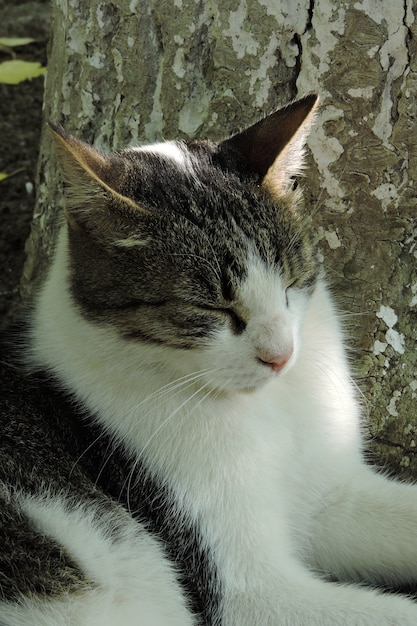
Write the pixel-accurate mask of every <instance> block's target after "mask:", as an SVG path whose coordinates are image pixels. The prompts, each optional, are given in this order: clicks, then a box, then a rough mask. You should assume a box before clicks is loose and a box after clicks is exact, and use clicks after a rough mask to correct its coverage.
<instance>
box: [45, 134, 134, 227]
mask: <svg viewBox="0 0 417 626" xmlns="http://www.w3.org/2000/svg"><path fill="white" fill-rule="evenodd" d="M48 125H49V128H50V129H51V131H52V134H53V138H54V143H55V150H56V154H57V157H58V162H59V165H60V167H61V170H62V174H63V177H64V181H65V185H66V189H65V196H66V208H65V216H66V218H67V221H68V223H69V225H70V227H71V228H73V229H83V230H84V229H87V230H88V228H89V226H94V224H96V223H97V220H99V221H100V218H103V217H104V214H105V213H108V211H107V209H108V208H109V207H110V206H113V207H117V208H121V209H123V208H129V207H130V208H131V209H132V208H133V209H135V210H136V211H137V210H141V209H140V207H139V206H138V205H137V204H136V203H135V202H134V201H133V200H132V199H131V198H128V197H126V196H125V195H123V194H122V193H121V192H120V189H121V188H122V185H123V181H124V179H125V178H126V176H127V170H126V164H125V162H124V160H123V159H122V158H121V157H118V156H117V155H104V154H102V153H101V152H99V151H98V150H96V149H95V148H93V147H92V146H90V145H89V144H87V143H85V142H83V141H81V140H80V139H77V138H76V137H74V136H73V135H70V134H69V133H67V132H66V131H65V130H64V129H63V128H62V126H55V125H53V124H51V123H49V124H48ZM96 225H97V224H96Z"/></svg>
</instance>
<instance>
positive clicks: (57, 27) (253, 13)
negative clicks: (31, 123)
mask: <svg viewBox="0 0 417 626" xmlns="http://www.w3.org/2000/svg"><path fill="white" fill-rule="evenodd" d="M52 32H53V37H52V41H51V48H50V59H49V69H48V78H47V85H46V96H45V119H50V120H51V121H53V122H59V123H62V124H63V126H64V127H65V128H66V129H67V130H69V131H71V132H73V133H74V134H76V135H78V136H79V137H81V138H82V139H84V140H86V141H89V142H91V143H94V145H95V146H97V147H99V148H103V149H105V150H112V149H116V148H121V147H124V146H126V145H127V144H132V143H141V142H148V141H154V140H160V139H170V138H178V137H184V138H190V137H196V136H197V137H208V138H213V139H218V138H221V137H225V136H227V135H229V134H230V133H232V132H234V131H236V130H237V129H239V128H240V127H243V126H244V125H245V124H248V123H250V122H253V121H255V120H256V119H257V118H259V117H260V116H262V114H263V113H266V112H269V111H271V110H273V109H275V108H278V107H279V106H280V105H282V104H284V103H286V102H288V101H289V100H291V99H292V98H294V97H295V96H297V95H303V94H305V93H307V92H311V91H317V92H319V93H320V94H321V102H322V106H321V111H320V113H319V119H318V121H317V124H316V128H315V129H314V131H313V133H312V135H311V139H310V142H309V146H310V156H309V167H308V170H307V174H306V178H305V181H303V183H302V184H303V187H304V189H305V194H306V202H307V203H308V205H309V206H310V207H311V214H312V217H313V219H314V221H315V223H316V225H317V232H318V237H319V240H320V247H321V252H322V256H323V263H324V265H325V268H326V271H327V274H328V276H329V278H330V281H331V282H332V283H333V285H334V288H335V291H336V293H338V294H340V298H339V301H340V303H341V306H342V308H343V310H344V311H346V312H348V314H347V322H348V326H349V329H350V344H351V345H352V346H353V348H354V353H353V362H354V365H355V367H356V370H357V372H358V374H359V376H360V379H359V383H360V387H361V389H362V391H363V394H364V398H365V400H364V407H365V412H367V413H369V414H370V423H371V426H370V433H371V434H372V436H373V437H374V440H373V444H372V448H373V451H374V452H375V453H376V456H377V457H378V459H379V460H381V462H382V463H384V464H388V465H390V466H391V467H393V468H395V469H397V470H399V471H402V472H403V473H404V474H406V473H408V474H414V475H417V456H416V455H415V449H416V442H417V433H416V429H417V411H416V408H415V407H416V406H417V401H416V395H417V379H416V371H417V351H416V348H415V341H416V335H417V312H416V310H417V275H416V256H417V247H416V243H417V224H416V215H417V206H416V197H415V191H414V184H415V180H414V179H415V177H416V172H417V127H416V124H415V121H414V120H415V118H416V117H417V103H416V99H415V97H414V94H415V93H416V91H417V89H416V88H417V77H416V76H417V55H416V42H417V32H416V24H415V19H414V15H413V6H412V0H404V1H403V2H402V3H399V2H379V3H375V2H373V1H372V0H360V2H355V3H353V2H352V3H346V2H344V1H343V2H342V1H340V0H336V1H333V0H316V1H315V2H311V1H310V2H308V1H307V0H299V1H298V2H297V3H288V2H283V1H282V0H281V1H280V0H235V1H234V2H232V0H229V1H225V2H215V1H210V2H207V1H206V0H196V1H195V2H194V1H193V2H190V1H186V0H171V1H170V2H169V3H168V2H162V1H158V0H153V1H152V0H151V1H146V2H145V1H144V0H131V1H130V2H124V1H123V0H114V1H113V2H111V3H110V2H104V1H103V0H89V1H88V2H87V1H86V0H73V1H71V2H68V0H67V1H59V2H58V0H54V2H53V23H52ZM60 197H61V193H60V191H59V187H58V175H57V170H56V161H55V157H54V156H53V154H52V147H51V140H50V136H49V133H48V131H47V130H44V133H43V138H42V142H41V152H40V162H39V184H38V202H37V208H36V211H35V216H34V220H33V230H32V235H31V237H30V240H29V241H28V245H27V250H28V260H27V264H26V268H25V272H24V277H23V283H22V288H23V291H24V293H25V294H26V296H29V295H30V293H31V292H32V290H33V288H34V286H36V284H37V283H38V281H39V279H40V278H41V277H42V275H43V274H44V271H45V267H46V265H47V262H48V258H49V257H50V254H51V251H52V249H53V241H54V233H55V231H56V225H57V223H58V222H59V220H60V213H61V211H60V206H59V205H60V203H61V201H60V200H57V199H56V198H60ZM351 313H353V315H351Z"/></svg>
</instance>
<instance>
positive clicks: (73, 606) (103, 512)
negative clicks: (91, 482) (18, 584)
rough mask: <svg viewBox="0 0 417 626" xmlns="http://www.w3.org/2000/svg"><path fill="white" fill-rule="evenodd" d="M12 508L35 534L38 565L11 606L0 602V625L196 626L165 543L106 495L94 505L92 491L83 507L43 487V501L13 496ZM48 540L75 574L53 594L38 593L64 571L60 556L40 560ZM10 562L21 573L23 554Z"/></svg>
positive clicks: (13, 557) (44, 552)
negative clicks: (49, 560) (38, 547)
mask: <svg viewBox="0 0 417 626" xmlns="http://www.w3.org/2000/svg"><path fill="white" fill-rule="evenodd" d="M17 508H18V509H19V516H20V519H21V520H22V521H24V520H25V519H26V520H27V524H28V526H27V527H28V528H29V529H30V531H31V533H32V534H31V535H30V537H31V541H32V537H34V540H35V541H36V536H34V533H35V532H37V533H39V534H38V540H39V544H40V543H41V541H42V542H43V544H44V549H43V552H42V559H43V560H42V559H41V558H40V559H39V563H38V568H36V567H32V564H31V567H30V568H29V571H27V572H26V576H27V577H28V579H29V582H28V584H27V585H26V588H25V589H22V590H21V591H20V590H19V589H18V590H17V591H18V593H16V592H15V593H14V594H13V597H11V598H10V599H9V601H6V599H5V598H3V599H2V600H0V624H1V626H33V625H34V624H36V626H116V625H119V624H120V625H121V626H122V625H123V626H193V625H194V624H195V623H196V621H195V619H194V618H193V616H192V614H191V612H190V611H189V609H188V607H187V602H186V600H185V598H184V595H183V593H182V590H181V587H180V585H179V583H178V582H177V576H176V572H175V570H174V568H173V567H172V566H171V564H170V563H169V562H168V560H167V559H166V557H165V555H164V551H163V549H162V546H161V545H160V543H159V542H158V541H157V539H156V538H155V537H153V536H152V535H150V534H149V533H148V532H147V531H146V529H145V528H144V527H143V526H142V525H141V524H140V523H138V522H136V521H134V520H133V519H132V518H131V517H130V516H129V515H128V514H127V513H126V512H125V511H124V510H123V509H122V508H121V507H118V506H117V505H115V504H114V503H113V504H112V503H111V502H110V501H108V500H106V499H105V498H104V497H103V498H102V501H99V495H98V494H97V493H96V494H95V498H94V499H93V498H91V499H90V501H87V502H86V501H83V500H82V498H81V497H79V499H78V501H76V500H75V499H74V498H72V499H71V498H68V497H64V496H62V495H52V494H50V493H48V491H47V490H45V491H44V494H43V495H42V496H27V495H23V494H17V495H16V497H15V501H14V502H13V510H14V511H16V510H17ZM11 510H12V509H11ZM21 526H22V524H21ZM20 530H21V531H22V532H23V530H24V528H23V527H22V528H20ZM22 536H23V538H24V539H26V540H27V538H28V537H29V535H28V534H26V535H22ZM48 540H50V545H51V552H52V551H53V548H54V547H57V546H58V547H60V549H61V551H62V553H63V554H64V555H65V554H66V555H69V556H70V558H71V561H72V562H73V563H76V564H77V571H78V572H79V576H78V578H77V580H76V581H75V580H74V581H73V580H72V579H71V577H70V576H68V575H67V579H66V580H65V581H63V584H61V585H60V586H59V589H58V590H55V591H54V590H52V591H49V592H47V591H43V590H42V589H43V585H42V581H43V580H45V579H47V577H48V576H49V575H50V574H54V573H55V576H58V577H59V576H60V575H61V574H62V573H66V569H67V568H66V562H65V557H64V559H63V560H62V563H61V564H60V563H59V562H58V561H57V559H55V561H54V562H53V563H45V558H46V557H47V554H48V550H47V548H48ZM35 545H36V544H35ZM23 547H24V546H23ZM20 548H21V546H20ZM45 555H46V557H45ZM32 561H33V559H32ZM10 564H11V568H12V569H13V568H19V569H23V570H24V569H25V565H26V564H25V558H24V553H22V549H20V551H19V550H17V552H16V554H14V553H13V551H12V550H11V555H10ZM35 565H36V562H35ZM43 567H44V568H45V571H44V570H43ZM38 569H39V570H40V571H38ZM22 576H23V574H22ZM22 576H21V577H22ZM74 578H75V577H74ZM27 589H29V592H28V591H27ZM33 590H36V592H34V591H33Z"/></svg>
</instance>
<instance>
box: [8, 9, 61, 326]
mask: <svg viewBox="0 0 417 626" xmlns="http://www.w3.org/2000/svg"><path fill="white" fill-rule="evenodd" d="M0 25H1V26H0V37H31V38H33V39H35V40H36V41H35V42H34V43H32V44H30V45H27V46H22V47H18V48H14V49H13V52H14V54H15V55H16V58H19V59H23V60H27V61H39V62H41V63H42V65H45V64H46V48H47V43H48V38H49V2H48V1H47V0H36V1H34V2H27V1H25V0H14V1H13V3H11V2H10V0H0ZM10 58H11V57H10V53H9V52H8V51H7V50H3V49H1V48H0V62H1V61H5V60H8V59H10ZM43 84H44V79H43V77H40V78H36V79H33V80H27V81H24V82H22V83H19V84H18V85H6V84H0V172H6V173H12V172H16V174H14V175H13V176H11V177H10V178H7V179H5V180H3V181H1V182H0V223H1V228H0V267H2V268H3V271H2V272H1V273H0V328H4V327H5V326H6V325H7V324H8V323H9V321H10V319H11V317H12V312H13V311H15V310H16V304H17V303H18V301H19V295H18V294H19V281H20V275H21V272H22V268H23V264H24V260H25V252H24V248H25V241H26V239H27V237H28V235H29V231H30V224H31V219H32V213H33V209H34V205H35V177H36V162H37V156H38V147H39V139H40V132H41V127H42V98H43Z"/></svg>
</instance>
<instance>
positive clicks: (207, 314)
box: [53, 96, 318, 389]
mask: <svg viewBox="0 0 417 626" xmlns="http://www.w3.org/2000/svg"><path fill="white" fill-rule="evenodd" d="M316 102H317V98H316V96H307V97H306V98H304V99H302V100H299V101H297V102H294V103H292V104H291V105H289V106H288V107H285V108H284V109H280V110H279V111H277V112H275V113H274V114H272V115H270V116H268V117H266V118H265V119H263V120H261V121H260V122H258V123H257V124H255V125H254V126H251V127H250V128H248V129H246V130H245V131H243V132H241V133H239V134H237V135H235V136H233V137H232V138H230V139H228V140H226V141H223V142H221V143H213V142H209V141H191V142H179V141H170V142H165V143H161V144H153V145H150V146H145V147H140V148H128V149H126V150H122V151H120V152H117V153H115V154H112V155H105V154H102V153H100V152H98V151H97V150H95V149H94V148H92V147H91V146H89V145H87V144H85V143H83V142H81V141H80V140H78V139H76V138H74V137H73V136H71V135H69V134H67V133H65V132H64V131H63V130H62V129H61V128H58V127H53V131H54V136H55V140H56V145H57V154H58V157H59V161H60V164H61V167H62V170H63V174H64V179H65V183H66V217H67V221H68V232H69V267H70V271H69V281H70V284H69V289H70V293H71V295H72V299H73V301H74V303H75V305H76V307H77V308H78V310H79V311H80V312H81V314H82V315H83V316H84V317H85V318H86V319H88V320H89V321H90V322H91V323H92V324H94V325H101V326H106V327H109V328H111V329H112V332H115V333H117V335H118V336H119V337H120V338H121V340H122V341H124V342H129V343H130V344H135V343H136V344H137V345H138V346H143V344H146V345H147V346H153V347H154V349H155V354H158V355H165V356H164V357H163V358H166V359H168V360H170V359H171V360H172V361H173V362H174V361H176V362H177V363H181V364H182V366H181V367H180V368H179V371H180V372H181V371H182V370H184V369H185V370H187V367H188V368H189V369H190V371H194V370H195V371H196V372H197V371H201V372H202V371H203V370H206V373H205V374H204V376H202V380H204V381H205V382H206V383H207V384H209V385H212V386H213V387H214V388H216V389H219V388H225V389H246V388H253V387H257V386H258V385H260V384H262V383H264V382H267V381H268V380H270V379H272V378H274V377H275V376H277V375H281V374H282V373H283V372H285V370H286V369H288V368H289V367H290V366H291V364H292V363H294V362H295V361H296V358H297V353H298V348H299V346H298V343H299V339H300V328H301V325H302V320H303V316H304V314H305V311H306V309H307V307H308V302H309V298H310V296H311V294H312V292H313V290H314V287H315V283H316V280H317V277H318V265H317V260H316V251H315V248H314V245H313V243H312V237H311V234H310V231H309V228H308V226H307V223H306V220H305V218H304V217H303V211H302V210H301V208H300V207H299V198H300V192H299V191H298V190H294V189H293V186H294V184H293V183H294V178H293V177H294V176H295V175H296V174H297V173H298V172H299V171H300V169H301V167H302V164H303V149H304V143H305V139H306V136H307V132H308V130H309V127H310V124H311V119H312V116H313V112H314V109H315V107H316ZM148 352H149V351H148ZM140 354H141V353H140V351H139V350H138V359H139V358H141V357H140ZM161 358H162V357H161ZM184 363H186V364H187V365H186V366H184ZM185 373H188V372H185Z"/></svg>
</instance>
